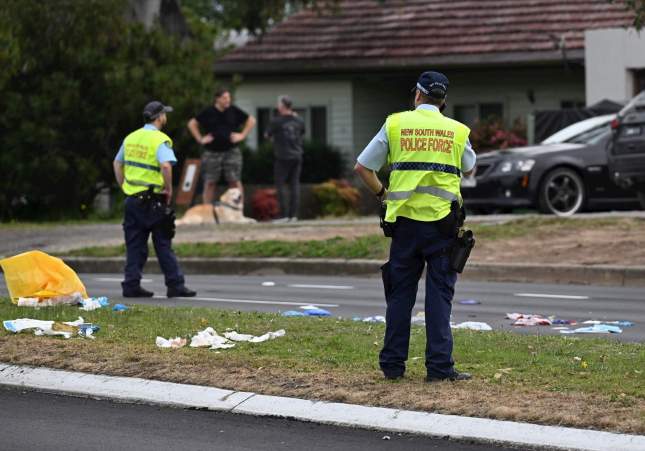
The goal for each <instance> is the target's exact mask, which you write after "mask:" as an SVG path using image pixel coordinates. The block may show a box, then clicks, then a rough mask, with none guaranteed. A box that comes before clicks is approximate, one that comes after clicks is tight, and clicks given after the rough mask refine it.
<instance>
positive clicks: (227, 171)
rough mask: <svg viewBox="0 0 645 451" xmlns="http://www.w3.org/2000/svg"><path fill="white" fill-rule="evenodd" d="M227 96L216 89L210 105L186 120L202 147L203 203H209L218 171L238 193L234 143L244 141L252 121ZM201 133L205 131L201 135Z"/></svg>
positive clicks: (238, 166)
mask: <svg viewBox="0 0 645 451" xmlns="http://www.w3.org/2000/svg"><path fill="white" fill-rule="evenodd" d="M231 101H232V99H231V93H230V91H229V90H228V89H220V90H218V91H217V92H216V93H215V100H214V103H213V105H212V106H209V107H208V108H206V109H204V110H203V111H202V112H201V113H199V114H198V115H197V116H195V117H193V118H192V119H191V120H190V121H188V130H190V133H191V134H192V135H193V138H195V141H197V143H198V144H200V145H202V146H203V147H204V152H203V154H202V174H203V177H204V195H203V202H204V203H205V204H212V203H213V201H214V200H215V187H216V186H217V182H218V181H219V179H220V177H221V175H222V172H224V178H225V179H226V181H227V182H228V184H229V187H230V188H239V189H240V190H242V183H241V181H240V180H241V176H242V152H240V149H239V148H238V147H237V144H238V143H240V142H242V141H244V140H245V139H246V137H247V135H248V134H249V132H250V131H251V129H253V127H254V126H255V118H254V117H253V116H249V115H248V114H246V113H245V112H244V111H242V110H241V109H239V108H238V107H236V106H235V105H232V104H231ZM201 130H203V131H205V132H206V134H205V135H203V134H202V132H201Z"/></svg>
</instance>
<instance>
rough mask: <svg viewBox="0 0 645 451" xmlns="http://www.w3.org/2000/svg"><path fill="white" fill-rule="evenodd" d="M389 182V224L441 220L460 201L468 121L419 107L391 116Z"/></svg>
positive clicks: (386, 217)
mask: <svg viewBox="0 0 645 451" xmlns="http://www.w3.org/2000/svg"><path fill="white" fill-rule="evenodd" d="M385 130H386V133H387V139H388V142H389V152H388V163H389V165H390V169H391V171H392V172H391V173H390V185H389V189H388V194H387V198H386V203H387V214H386V216H385V220H386V221H387V222H395V221H396V218H398V217H405V218H410V219H414V220H417V221H438V220H440V219H442V218H444V217H445V216H446V215H448V213H449V212H450V204H451V202H452V201H453V200H458V201H459V203H462V200H461V191H460V182H461V157H462V156H463V154H464V148H465V146H466V142H467V140H468V135H469V134H470V129H469V128H468V127H466V126H465V125H464V124H462V123H460V122H457V121H455V120H453V119H450V118H447V117H445V116H444V115H442V114H441V113H440V112H438V111H432V110H424V109H417V110H414V111H405V112H402V113H396V114H393V115H391V116H389V117H388V118H387V120H386V122H385Z"/></svg>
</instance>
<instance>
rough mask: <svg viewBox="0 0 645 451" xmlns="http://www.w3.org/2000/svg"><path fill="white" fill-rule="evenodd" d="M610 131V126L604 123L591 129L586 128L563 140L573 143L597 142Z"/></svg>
mask: <svg viewBox="0 0 645 451" xmlns="http://www.w3.org/2000/svg"><path fill="white" fill-rule="evenodd" d="M610 133H611V127H610V125H609V124H604V125H601V126H599V127H594V128H592V129H591V130H587V131H586V132H584V133H580V134H579V135H576V136H574V137H573V138H571V139H568V140H566V141H565V142H568V143H574V144H597V143H599V142H600V141H602V140H603V138H605V137H607V136H608V135H609V134H610Z"/></svg>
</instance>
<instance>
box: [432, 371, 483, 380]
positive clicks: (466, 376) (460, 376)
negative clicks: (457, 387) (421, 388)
mask: <svg viewBox="0 0 645 451" xmlns="http://www.w3.org/2000/svg"><path fill="white" fill-rule="evenodd" d="M469 379H472V376H471V375H470V373H460V372H459V371H453V372H452V373H450V374H448V375H446V376H428V377H426V382H439V381H467V380H469Z"/></svg>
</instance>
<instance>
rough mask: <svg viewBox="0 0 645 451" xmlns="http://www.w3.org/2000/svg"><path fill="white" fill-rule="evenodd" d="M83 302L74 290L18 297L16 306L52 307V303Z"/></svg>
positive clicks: (69, 303) (68, 303)
mask: <svg viewBox="0 0 645 451" xmlns="http://www.w3.org/2000/svg"><path fill="white" fill-rule="evenodd" d="M81 302H83V295H82V294H81V293H79V292H75V293H72V294H69V295H62V296H52V297H19V298H18V301H17V303H16V304H17V305H18V307H34V308H40V307H52V306H54V305H76V304H80V303H81Z"/></svg>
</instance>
